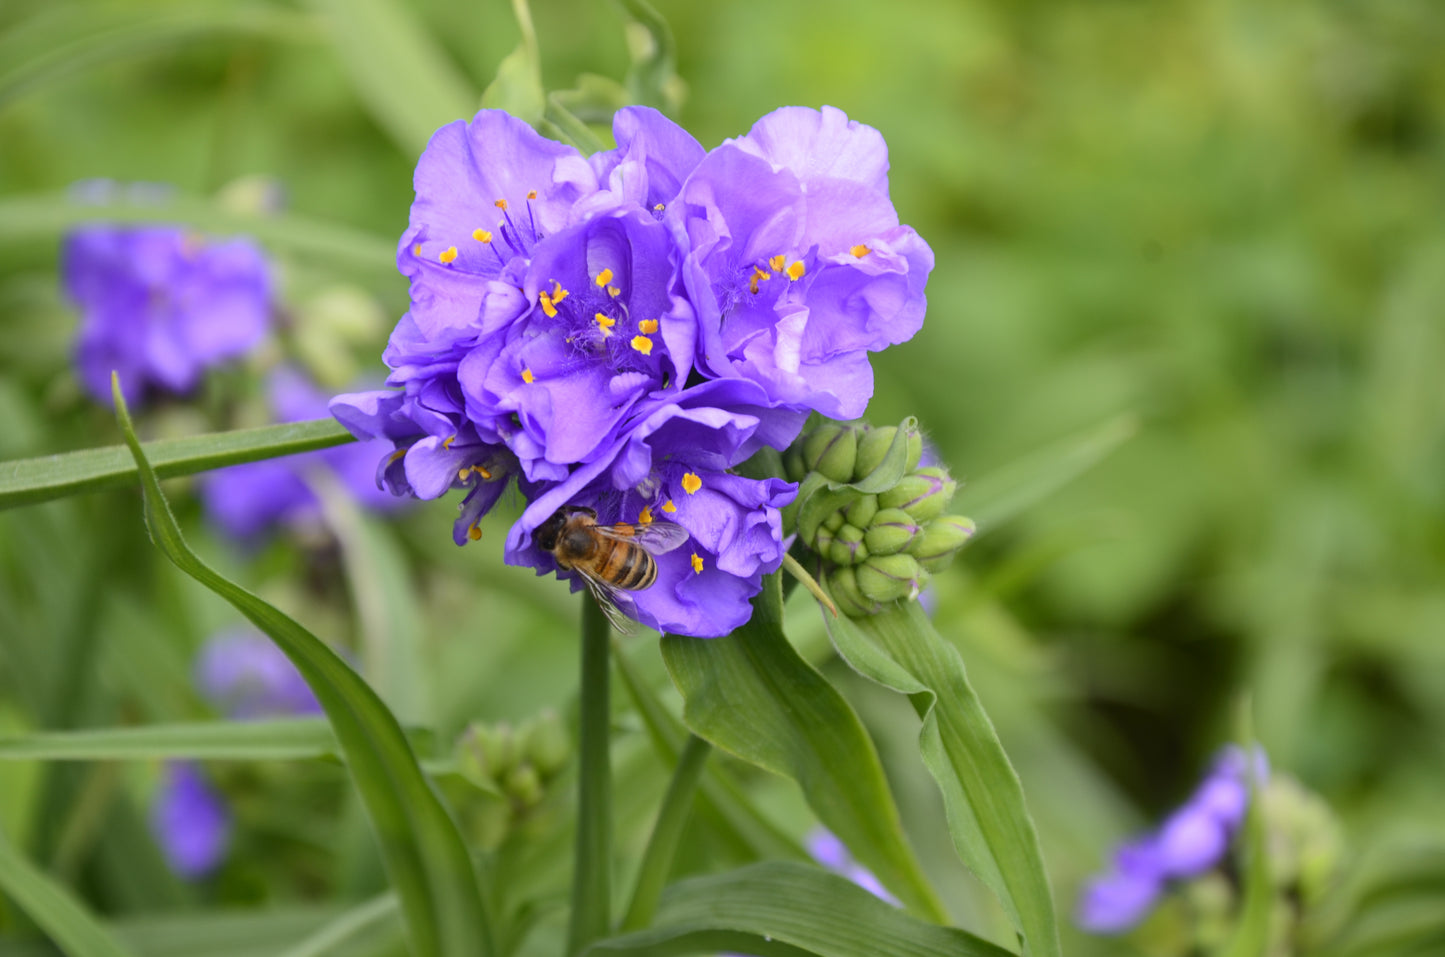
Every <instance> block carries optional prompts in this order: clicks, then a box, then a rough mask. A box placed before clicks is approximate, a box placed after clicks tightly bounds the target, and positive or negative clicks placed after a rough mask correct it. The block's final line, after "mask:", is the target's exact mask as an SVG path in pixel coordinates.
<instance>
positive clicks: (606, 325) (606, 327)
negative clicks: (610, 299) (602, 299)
mask: <svg viewBox="0 0 1445 957" xmlns="http://www.w3.org/2000/svg"><path fill="white" fill-rule="evenodd" d="M593 318H595V319H596V320H597V328H599V329H601V330H602V338H604V339H606V338H607V337H608V336H610V335H612V327H613V326H615V325H617V320H616V319H613V318H612V317H611V316H604V315H603V314H602V313H600V312H599V313H598V314H597V315H596V316H594V317H593Z"/></svg>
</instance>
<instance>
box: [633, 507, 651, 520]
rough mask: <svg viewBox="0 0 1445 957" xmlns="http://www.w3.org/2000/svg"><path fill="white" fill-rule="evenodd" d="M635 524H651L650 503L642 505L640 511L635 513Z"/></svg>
mask: <svg viewBox="0 0 1445 957" xmlns="http://www.w3.org/2000/svg"><path fill="white" fill-rule="evenodd" d="M637 524H639V525H651V524H652V506H651V505H644V506H643V507H642V511H641V512H638V513H637Z"/></svg>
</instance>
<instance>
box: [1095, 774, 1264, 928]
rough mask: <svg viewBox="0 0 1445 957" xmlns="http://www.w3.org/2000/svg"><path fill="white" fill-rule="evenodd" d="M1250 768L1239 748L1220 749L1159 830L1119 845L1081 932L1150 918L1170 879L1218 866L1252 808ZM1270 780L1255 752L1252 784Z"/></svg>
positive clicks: (1098, 882) (1099, 877)
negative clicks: (1201, 777) (1203, 776)
mask: <svg viewBox="0 0 1445 957" xmlns="http://www.w3.org/2000/svg"><path fill="white" fill-rule="evenodd" d="M1248 764H1249V759H1248V758H1247V757H1246V754H1245V752H1244V750H1243V749H1241V748H1239V747H1236V746H1233V745H1231V746H1229V747H1227V748H1225V749H1224V750H1222V751H1221V752H1220V753H1219V755H1218V756H1217V757H1216V758H1215V760H1214V765H1213V767H1212V768H1211V769H1210V772H1209V775H1208V776H1207V777H1205V779H1204V781H1203V782H1202V783H1201V784H1200V785H1199V787H1198V788H1197V789H1196V790H1195V792H1194V793H1193V794H1192V795H1191V796H1190V797H1189V800H1187V801H1185V802H1184V804H1183V805H1181V806H1180V807H1179V809H1178V810H1176V811H1174V813H1172V814H1170V815H1169V817H1168V818H1166V819H1165V821H1164V823H1163V824H1162V825H1161V826H1160V827H1159V829H1158V830H1157V831H1155V832H1153V833H1151V834H1146V835H1144V836H1142V837H1139V838H1136V839H1134V840H1132V841H1130V842H1129V843H1127V844H1125V845H1124V846H1122V847H1120V848H1119V850H1118V851H1116V852H1115V854H1114V860H1113V864H1112V866H1111V867H1110V869H1109V870H1108V871H1106V872H1105V873H1103V874H1100V875H1097V876H1095V877H1094V878H1092V879H1090V880H1089V881H1088V883H1087V884H1085V886H1084V890H1083V893H1082V894H1081V895H1080V898H1079V909H1078V915H1077V920H1078V923H1079V926H1080V927H1082V928H1083V929H1085V930H1087V931H1090V932H1091V933H1096V934H1117V933H1122V932H1124V931H1126V930H1128V929H1129V928H1130V927H1133V926H1134V925H1135V924H1137V923H1138V922H1139V921H1140V920H1142V919H1143V918H1144V916H1145V915H1146V914H1148V913H1149V911H1150V909H1151V908H1153V906H1154V902H1155V901H1156V900H1157V899H1158V898H1159V896H1160V895H1161V894H1163V893H1164V890H1165V887H1166V885H1167V883H1168V882H1169V881H1171V880H1187V879H1189V878H1191V877H1197V876H1199V875H1200V874H1203V873H1204V872H1205V871H1208V870H1210V869H1211V868H1213V867H1215V866H1217V865H1218V864H1219V863H1220V862H1221V861H1223V860H1224V858H1225V856H1226V855H1227V853H1228V851H1229V844H1230V841H1231V840H1232V838H1233V837H1234V835H1235V834H1237V833H1238V832H1239V829H1240V828H1241V827H1242V826H1243V824H1244V816H1245V813H1246V811H1247V810H1248V808H1249V767H1248ZM1268 775H1269V766H1268V760H1267V759H1266V757H1265V755H1264V752H1263V751H1262V750H1260V749H1258V748H1256V749H1255V751H1254V776H1255V783H1256V786H1258V785H1261V784H1263V783H1264V780H1265V779H1266V778H1267V777H1268Z"/></svg>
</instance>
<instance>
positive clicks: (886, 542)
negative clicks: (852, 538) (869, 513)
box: [863, 508, 923, 555]
mask: <svg viewBox="0 0 1445 957" xmlns="http://www.w3.org/2000/svg"><path fill="white" fill-rule="evenodd" d="M922 531H923V529H922V528H921V527H920V526H919V524H918V523H917V522H915V521H914V520H913V516H911V515H909V514H908V513H907V512H905V511H903V509H901V508H885V509H880V510H879V511H878V512H877V513H876V514H874V516H873V521H872V523H871V524H870V525H869V526H868V528H867V529H865V530H864V532H863V543H864V544H865V545H867V546H868V554H870V555H896V554H897V553H899V552H901V551H903V550H904V549H906V548H908V546H909V545H912V544H913V540H914V539H916V538H917V537H918V535H919V533H920V532H922Z"/></svg>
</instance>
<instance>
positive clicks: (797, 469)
mask: <svg viewBox="0 0 1445 957" xmlns="http://www.w3.org/2000/svg"><path fill="white" fill-rule="evenodd" d="M807 474H808V466H806V465H804V464H803V450H802V449H800V448H798V447H797V446H796V445H790V446H788V450H787V451H786V452H784V453H783V477H784V478H786V479H787V480H788V481H789V482H801V481H802V480H803V477H804V476H805V475H807Z"/></svg>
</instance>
